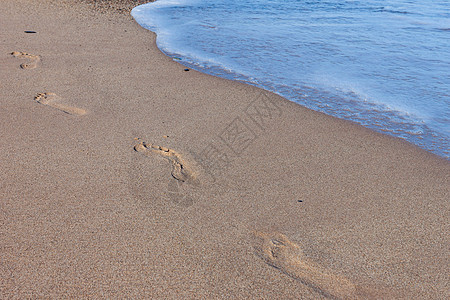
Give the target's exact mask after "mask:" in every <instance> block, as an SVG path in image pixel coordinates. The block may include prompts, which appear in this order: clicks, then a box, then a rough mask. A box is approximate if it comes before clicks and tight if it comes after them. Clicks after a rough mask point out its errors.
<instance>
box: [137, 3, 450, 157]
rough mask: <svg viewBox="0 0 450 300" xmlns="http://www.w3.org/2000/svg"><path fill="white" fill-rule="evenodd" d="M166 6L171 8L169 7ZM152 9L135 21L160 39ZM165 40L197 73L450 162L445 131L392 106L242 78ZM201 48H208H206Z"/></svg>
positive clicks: (204, 56) (313, 88) (255, 77)
mask: <svg viewBox="0 0 450 300" xmlns="http://www.w3.org/2000/svg"><path fill="white" fill-rule="evenodd" d="M167 6H168V7H170V4H168V5H167ZM150 7H151V6H148V7H143V8H139V9H137V10H135V11H134V16H133V17H134V18H136V19H135V21H136V22H137V23H138V24H140V25H141V26H142V27H144V28H145V29H148V30H150V31H152V32H154V33H155V34H156V35H157V36H158V32H159V31H161V30H162V32H164V33H167V30H166V29H164V28H163V27H164V26H162V27H161V26H159V25H160V24H159V25H158V22H154V21H151V19H148V20H147V18H148V15H147V14H146V13H145V12H149V11H151V9H150ZM132 15H133V14H132ZM172 30H173V28H172ZM175 31H176V30H175ZM164 35H165V34H163V36H164ZM163 39H164V37H163V38H161V37H159V40H158V38H157V46H158V48H159V49H160V50H161V51H162V52H163V53H164V54H165V55H167V56H169V57H171V58H173V59H174V60H177V62H179V63H180V64H182V65H184V66H186V67H188V68H193V69H196V70H197V71H200V72H203V73H205V74H208V75H212V76H217V77H220V78H225V79H231V80H234V81H239V82H243V83H245V84H249V85H253V86H256V87H258V88H261V89H264V90H267V91H269V92H273V93H275V94H277V95H280V96H281V97H284V98H286V99H287V100H289V101H292V102H294V103H297V104H299V105H301V106H304V107H306V108H309V109H312V110H315V111H320V112H323V113H325V114H328V115H330V116H333V117H337V118H340V119H343V120H347V121H350V122H353V123H356V124H359V125H362V126H364V127H366V128H369V129H371V130H373V131H375V132H378V133H382V134H386V135H390V136H393V137H396V138H400V139H402V140H406V141H407V142H409V143H411V144H413V145H415V146H418V147H419V148H421V149H424V150H426V151H428V152H430V153H433V154H435V155H438V156H440V157H443V158H444V159H446V160H450V156H449V153H448V147H447V144H448V141H449V140H448V137H447V135H445V130H444V129H443V128H442V127H441V128H437V127H433V126H432V127H430V126H431V124H429V123H428V122H426V124H425V121H424V120H423V119H421V118H420V117H418V116H414V114H413V116H410V115H409V113H407V112H405V111H402V110H401V109H396V108H389V104H386V103H379V102H378V101H375V100H374V99H371V100H366V99H365V97H364V101H362V99H361V98H360V95H358V93H357V92H355V95H357V96H354V97H353V98H352V97H350V96H347V97H346V96H345V95H343V94H340V93H339V92H337V91H331V90H326V89H323V88H322V89H321V88H319V87H318V86H314V84H311V83H310V84H309V85H308V87H306V86H304V87H302V88H299V87H298V86H297V87H296V88H294V86H293V85H289V83H284V84H282V85H281V86H280V84H277V80H276V79H273V80H274V81H271V80H270V79H266V80H263V81H260V80H259V79H261V74H257V75H255V74H256V73H251V74H252V76H251V75H249V74H250V73H247V75H242V73H240V72H239V71H237V69H236V68H233V67H230V66H231V65H232V61H233V60H232V61H231V62H229V63H230V64H228V65H225V64H222V63H220V61H221V60H220V58H218V57H215V56H214V55H213V56H211V57H209V58H211V59H209V58H208V54H207V53H205V52H204V51H200V53H201V54H200V55H199V54H198V53H197V55H194V54H193V53H194V52H195V51H194V52H192V50H190V52H189V51H188V52H186V51H183V50H180V49H183V48H179V47H182V46H181V45H182V44H185V42H187V41H183V42H182V43H181V44H180V41H178V46H179V47H173V45H172V46H171V45H170V43H169V44H167V41H166V43H164V45H163V44H162V43H163ZM172 39H173V38H172ZM199 43H201V41H199V40H198V41H196V44H199ZM184 47H185V46H184ZM191 47H192V45H191ZM202 47H207V46H205V45H203V46H202ZM194 48H195V47H194ZM232 48H233V47H232ZM199 49H200V48H199ZM230 49H231V48H230ZM184 50H186V48H184ZM210 50H211V49H210ZM224 51H225V53H224V56H225V57H226V56H227V54H226V53H227V51H229V50H224ZM245 52H247V51H245ZM250 52H251V51H250ZM210 54H211V53H210ZM212 57H214V59H212ZM216 58H218V60H215V59H216ZM211 61H213V62H211ZM234 67H236V65H234ZM265 67H269V66H265ZM243 69H245V68H243ZM275 76H276V75H275ZM278 76H279V74H278ZM291 84H292V82H291ZM286 87H287V88H286ZM299 94H308V96H307V97H308V99H307V100H304V99H303V97H299V96H298V95H299ZM333 97H334V98H337V99H338V100H334V102H333V101H328V102H321V101H320V100H317V99H321V98H333ZM361 115H363V117H361ZM364 115H365V117H364ZM370 116H371V117H370Z"/></svg>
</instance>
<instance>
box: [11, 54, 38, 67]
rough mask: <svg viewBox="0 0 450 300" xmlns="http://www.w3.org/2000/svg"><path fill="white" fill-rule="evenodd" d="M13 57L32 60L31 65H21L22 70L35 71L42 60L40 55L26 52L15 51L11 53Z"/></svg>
mask: <svg viewBox="0 0 450 300" xmlns="http://www.w3.org/2000/svg"><path fill="white" fill-rule="evenodd" d="M11 55H12V56H14V57H17V58H26V59H29V60H30V62H29V63H23V64H21V65H20V67H21V68H22V69H34V68H36V67H37V64H38V62H39V61H40V60H41V58H40V57H39V56H38V55H33V54H29V53H26V52H18V51H14V52H12V53H11Z"/></svg>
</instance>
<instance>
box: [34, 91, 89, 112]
mask: <svg viewBox="0 0 450 300" xmlns="http://www.w3.org/2000/svg"><path fill="white" fill-rule="evenodd" d="M34 100H36V101H37V102H38V103H40V104H45V105H48V106H51V107H53V108H56V109H59V110H61V111H63V112H65V113H66V114H69V115H75V116H82V115H85V114H86V111H85V110H84V109H81V108H78V107H72V106H68V105H65V104H62V103H60V102H61V97H59V96H58V95H56V94H55V93H39V94H37V96H36V97H34Z"/></svg>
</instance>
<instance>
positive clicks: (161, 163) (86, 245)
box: [0, 0, 450, 299]
mask: <svg viewBox="0 0 450 300" xmlns="http://www.w3.org/2000/svg"><path fill="white" fill-rule="evenodd" d="M91 2H92V1H91ZM100 2H101V1H100ZM135 2H138V1H135ZM86 3H88V4H89V3H90V2H89V1H83V3H78V2H73V1H72V2H70V1H49V0H46V1H41V0H39V1H38V0H35V1H32V0H3V1H2V9H1V12H0V28H1V32H0V34H1V43H0V49H1V51H0V58H1V61H0V63H1V73H0V82H1V88H0V91H1V97H0V99H1V102H0V105H1V109H0V128H1V130H0V167H1V171H2V172H1V174H0V182H1V186H0V298H2V299H5V298H21V299H23V298H69V297H70V298H72V297H73V298H81V297H85V298H125V297H127V298H158V299H166V298H173V299H182V298H183V299H184V298H187V299H189V298H191V299H192V298H196V299H198V298H201V299H211V298H233V299H244V298H257V299H263V298H264V299H294V298H296V299H320V298H331V299H356V298H360V299H366V298H373V299H380V298H383V299H413V298H415V299H419V298H420V299H446V298H448V297H449V296H450V295H449V286H448V270H449V259H448V258H449V256H448V248H449V239H448V235H447V234H448V227H449V226H448V224H449V222H448V220H449V209H448V196H449V186H450V185H449V169H450V168H449V163H448V161H446V160H444V159H441V158H439V157H437V156H434V155H432V154H430V153H427V152H425V151H423V150H420V149H418V148H417V147H414V146H412V145H410V144H408V143H406V142H404V141H401V140H399V139H396V138H392V137H388V136H385V135H381V134H378V133H375V132H372V131H370V130H368V129H365V128H363V127H361V126H358V125H355V124H352V123H350V122H346V121H342V120H339V119H336V118H333V117H329V116H326V115H324V114H321V113H317V112H313V111H310V110H308V109H306V108H303V107H301V106H299V105H297V104H294V103H291V102H288V101H286V100H284V99H282V98H281V97H279V96H276V95H274V94H271V93H268V92H265V91H263V90H260V89H257V88H254V87H250V86H246V85H243V84H240V83H236V82H232V81H228V80H224V79H219V78H215V77H212V76H208V75H204V74H202V73H199V72H196V71H194V70H191V71H189V72H185V71H183V70H184V69H185V67H184V66H182V65H180V64H178V63H176V62H174V61H172V60H171V59H170V58H168V57H166V56H164V55H163V54H162V53H161V52H160V51H159V50H158V49H157V47H156V46H155V35H154V34H153V33H151V32H149V31H147V30H145V29H143V28H141V27H140V26H139V25H137V24H136V23H135V22H134V21H133V20H132V18H131V17H130V16H129V15H128V14H127V13H121V14H117V13H115V12H116V11H121V12H127V9H128V8H129V5H130V3H131V4H132V3H134V2H133V1H128V2H127V1H117V2H113V1H111V3H113V5H110V6H111V7H112V8H108V5H106V6H105V5H103V6H101V7H102V8H105V7H106V9H103V10H102V11H101V13H97V12H94V10H92V9H91V8H92V5H88V4H86ZM124 3H125V4H126V5H128V6H123V7H121V6H120V5H122V4H124ZM125 4H124V5H125ZM26 30H31V31H36V33H25V32H24V31H26ZM13 52H14V55H13V54H12V53H13Z"/></svg>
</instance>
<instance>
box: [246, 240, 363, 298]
mask: <svg viewBox="0 0 450 300" xmlns="http://www.w3.org/2000/svg"><path fill="white" fill-rule="evenodd" d="M253 241H254V243H253V246H254V250H255V254H256V255H257V256H259V257H260V258H261V259H263V260H264V262H266V263H267V264H268V265H271V266H273V267H275V268H277V269H279V270H280V271H282V272H283V273H285V274H287V275H288V276H290V277H292V278H294V279H296V280H299V281H300V282H302V283H303V284H305V285H307V286H308V287H310V288H312V289H313V290H315V291H316V292H317V293H319V294H321V295H322V296H324V297H326V298H329V299H358V297H357V293H356V287H355V285H354V284H352V283H351V282H350V281H349V280H348V279H346V278H344V277H342V276H339V275H336V274H333V273H332V272H330V271H328V270H327V269H325V268H323V267H321V266H319V265H316V264H314V263H313V262H310V261H308V260H307V259H306V257H305V256H304V254H303V252H302V249H301V248H300V247H299V246H298V245H297V244H295V243H293V242H291V241H289V239H288V238H287V237H286V236H285V235H283V234H281V233H264V232H253Z"/></svg>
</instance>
